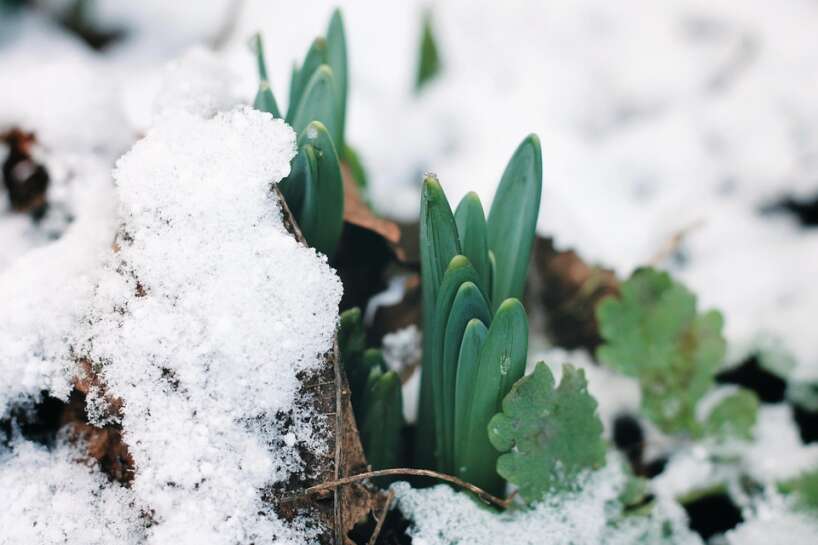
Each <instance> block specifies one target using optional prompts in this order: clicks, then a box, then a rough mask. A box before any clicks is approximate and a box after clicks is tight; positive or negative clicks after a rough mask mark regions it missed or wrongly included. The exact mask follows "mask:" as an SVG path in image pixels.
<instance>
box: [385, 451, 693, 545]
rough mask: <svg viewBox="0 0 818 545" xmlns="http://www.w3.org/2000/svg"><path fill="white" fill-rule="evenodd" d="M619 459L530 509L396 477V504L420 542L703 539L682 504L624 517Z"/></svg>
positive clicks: (614, 543)
mask: <svg viewBox="0 0 818 545" xmlns="http://www.w3.org/2000/svg"><path fill="white" fill-rule="evenodd" d="M620 464H621V461H620V460H618V458H617V457H616V456H614V455H611V456H609V459H608V464H607V465H606V467H605V468H603V469H601V470H598V471H596V472H593V473H591V474H590V475H586V476H585V479H586V480H585V482H584V483H583V486H582V490H581V491H580V492H578V493H576V494H573V495H561V496H560V497H559V498H551V499H546V500H544V501H543V502H542V503H540V504H538V505H537V506H535V507H534V508H532V509H530V510H526V509H512V510H509V511H507V512H504V513H500V514H498V513H496V512H493V511H491V510H489V509H488V508H486V507H485V506H483V505H482V504H479V503H478V502H477V501H476V500H474V499H472V498H470V497H469V496H468V495H466V494H464V493H458V492H455V491H454V490H453V489H452V488H450V487H448V486H445V485H438V486H435V487H433V488H428V489H412V488H410V487H409V485H408V484H406V483H396V484H394V485H392V490H394V491H395V493H396V498H397V501H396V506H397V508H398V509H400V510H401V512H402V513H403V515H404V516H406V517H407V518H409V519H410V521H411V523H412V525H411V526H410V528H409V535H410V536H411V537H412V543H416V544H420V545H447V544H450V543H468V544H470V545H483V544H485V545H494V544H497V543H517V544H520V545H524V544H531V545H535V544H540V543H542V542H543V539H547V542H548V543H550V544H554V545H562V544H565V545H568V544H571V545H601V544H606V545H625V544H630V543H637V542H644V543H657V544H658V543H668V544H670V543H674V544H680V545H681V544H685V545H688V544H689V545H698V544H701V543H702V542H701V540H700V539H699V538H698V536H697V535H696V534H694V533H692V532H691V531H690V530H688V529H687V526H686V519H685V515H684V512H683V511H682V510H681V508H680V507H678V506H674V505H672V504H666V503H659V504H657V505H656V506H655V507H654V510H653V512H652V514H651V515H650V516H646V517H627V516H625V517H623V516H622V513H621V510H619V509H618V508H616V507H615V504H616V499H617V498H618V496H619V494H620V493H621V492H622V490H623V487H624V485H625V478H626V477H625V475H624V474H623V473H622V470H621V465H620ZM442 505H445V506H446V508H445V509H441V506H442ZM614 521H616V524H614V523H613V522H614ZM663 538H664V539H663Z"/></svg>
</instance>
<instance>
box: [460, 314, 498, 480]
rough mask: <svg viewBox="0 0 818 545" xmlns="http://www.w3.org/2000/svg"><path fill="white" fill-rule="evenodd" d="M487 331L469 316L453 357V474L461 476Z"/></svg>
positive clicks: (481, 324)
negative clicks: (455, 375)
mask: <svg viewBox="0 0 818 545" xmlns="http://www.w3.org/2000/svg"><path fill="white" fill-rule="evenodd" d="M487 335H488V329H487V328H486V325H485V324H484V323H483V322H481V321H480V320H479V319H477V318H474V319H472V320H470V321H469V323H468V324H466V330H465V331H464V333H463V343H462V344H461V345H460V354H459V355H458V357H457V377H456V380H455V396H454V461H455V468H456V469H457V474H458V476H460V477H462V470H461V466H462V465H463V464H462V459H463V451H465V450H468V448H470V446H469V443H468V439H467V437H468V432H469V426H468V419H469V415H470V414H471V404H472V399H473V398H474V394H475V384H476V382H477V372H478V370H479V369H480V350H481V349H482V348H483V343H485V341H486V336H487ZM498 387H499V380H498ZM467 480H468V479H467ZM470 482H471V481H470ZM473 484H477V483H473ZM478 486H480V485H478Z"/></svg>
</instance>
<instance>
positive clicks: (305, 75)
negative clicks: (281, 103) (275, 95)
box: [286, 38, 328, 133]
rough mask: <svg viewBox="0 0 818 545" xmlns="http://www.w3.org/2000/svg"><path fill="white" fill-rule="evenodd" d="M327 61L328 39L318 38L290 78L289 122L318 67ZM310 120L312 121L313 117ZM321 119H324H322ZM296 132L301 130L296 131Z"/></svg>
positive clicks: (293, 118) (292, 118) (294, 67)
mask: <svg viewBox="0 0 818 545" xmlns="http://www.w3.org/2000/svg"><path fill="white" fill-rule="evenodd" d="M326 64H328V63H327V41H326V40H325V39H324V38H316V39H315V40H313V42H312V45H311V46H310V48H309V50H308V51H307V56H306V57H305V58H304V64H303V65H301V68H300V69H299V68H298V67H296V66H293V74H292V78H291V79H290V97H289V100H290V102H289V104H288V106H287V118H286V119H287V123H289V124H291V125H292V124H293V121H294V120H295V116H296V113H297V109H298V106H299V104H300V103H301V101H302V100H303V98H304V94H305V93H306V91H307V89H308V88H309V85H310V81H311V80H312V78H313V77H315V73H316V72H317V71H318V69H319V68H320V67H321V66H323V65H326ZM309 121H312V120H311V119H310V120H309ZM319 121H323V120H320V119H319ZM295 132H296V133H298V132H300V131H295Z"/></svg>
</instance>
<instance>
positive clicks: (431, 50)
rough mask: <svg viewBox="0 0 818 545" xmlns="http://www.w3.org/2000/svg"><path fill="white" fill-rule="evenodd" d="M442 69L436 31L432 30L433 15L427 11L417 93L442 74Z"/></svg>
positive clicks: (421, 36) (416, 81) (417, 79)
mask: <svg viewBox="0 0 818 545" xmlns="http://www.w3.org/2000/svg"><path fill="white" fill-rule="evenodd" d="M440 68H441V63H440V53H439V52H438V48H437V40H436V39H435V35H434V29H433V28H432V13H431V11H429V10H426V11H425V12H424V13H423V22H422V26H421V34H420V52H419V58H418V72H417V77H416V78H415V91H420V90H421V89H422V88H423V86H424V85H426V84H427V83H429V82H430V81H431V80H433V79H434V78H435V77H436V76H437V75H438V74H439V73H440Z"/></svg>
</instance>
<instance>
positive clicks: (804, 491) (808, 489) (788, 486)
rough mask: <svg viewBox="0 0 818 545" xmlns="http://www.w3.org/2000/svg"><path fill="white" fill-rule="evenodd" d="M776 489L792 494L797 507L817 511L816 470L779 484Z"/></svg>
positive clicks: (817, 489)
mask: <svg viewBox="0 0 818 545" xmlns="http://www.w3.org/2000/svg"><path fill="white" fill-rule="evenodd" d="M778 488H779V490H780V491H781V492H784V493H787V494H794V495H795V497H796V500H797V503H798V505H799V507H801V508H803V509H808V510H811V511H818V468H815V469H812V470H810V471H806V472H804V473H802V474H801V475H799V476H798V477H796V478H795V479H791V480H789V481H786V482H784V483H781V484H780V485H779V487H778Z"/></svg>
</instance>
